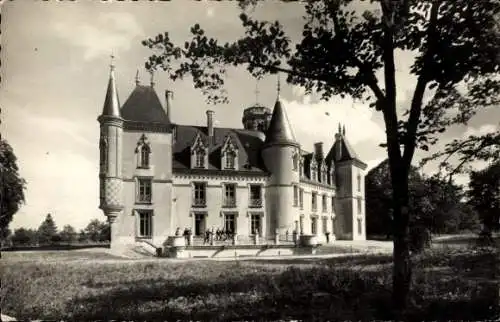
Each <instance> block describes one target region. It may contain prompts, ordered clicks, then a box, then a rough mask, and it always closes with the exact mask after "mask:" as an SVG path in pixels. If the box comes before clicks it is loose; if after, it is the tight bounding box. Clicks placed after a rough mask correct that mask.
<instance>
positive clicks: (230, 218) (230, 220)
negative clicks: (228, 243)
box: [224, 214, 236, 233]
mask: <svg viewBox="0 0 500 322" xmlns="http://www.w3.org/2000/svg"><path fill="white" fill-rule="evenodd" d="M235 217H236V216H235V215H234V214H225V215H224V230H225V231H227V232H229V233H234V232H236V218H235Z"/></svg>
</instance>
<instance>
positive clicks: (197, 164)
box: [191, 134, 208, 169]
mask: <svg viewBox="0 0 500 322" xmlns="http://www.w3.org/2000/svg"><path fill="white" fill-rule="evenodd" d="M207 157H208V151H207V148H206V147H205V144H204V143H203V141H202V139H201V136H200V134H198V135H197V136H196V138H195V140H194V143H193V145H192V146H191V168H193V169H206V168H207V163H208V162H207V160H208V158H207Z"/></svg>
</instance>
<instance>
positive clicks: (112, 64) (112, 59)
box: [109, 51, 115, 72]
mask: <svg viewBox="0 0 500 322" xmlns="http://www.w3.org/2000/svg"><path fill="white" fill-rule="evenodd" d="M110 57H111V62H110V63H109V69H110V71H111V72H113V71H114V70H115V55H114V54H113V51H111V56H110Z"/></svg>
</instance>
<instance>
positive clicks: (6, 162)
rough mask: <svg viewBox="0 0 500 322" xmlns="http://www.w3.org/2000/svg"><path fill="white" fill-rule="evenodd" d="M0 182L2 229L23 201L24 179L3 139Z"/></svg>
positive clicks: (15, 159)
mask: <svg viewBox="0 0 500 322" xmlns="http://www.w3.org/2000/svg"><path fill="white" fill-rule="evenodd" d="M0 182H1V188H0V204H1V214H0V229H2V230H4V229H5V228H7V227H8V225H9V223H10V222H11V221H12V218H13V217H14V214H15V213H16V212H17V211H18V210H19V207H20V206H21V204H22V203H23V202H24V189H25V186H26V181H25V180H24V179H23V178H21V176H20V175H19V168H18V167H17V158H16V155H15V154H14V150H13V149H12V147H11V146H10V145H9V143H7V141H5V140H3V139H0ZM2 238H3V236H2Z"/></svg>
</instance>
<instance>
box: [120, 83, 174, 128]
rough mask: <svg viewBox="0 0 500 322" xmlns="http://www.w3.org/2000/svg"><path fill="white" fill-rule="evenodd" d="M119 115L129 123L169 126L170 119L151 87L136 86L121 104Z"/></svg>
mask: <svg viewBox="0 0 500 322" xmlns="http://www.w3.org/2000/svg"><path fill="white" fill-rule="evenodd" d="M121 115H122V118H123V119H125V120H129V121H135V122H144V123H161V124H166V125H170V118H169V116H168V115H167V113H166V112H165V110H164V109H163V106H162V105H161V102H160V99H159V98H158V95H157V94H156V91H155V90H154V88H153V87H151V86H145V85H137V86H136V87H135V88H134V90H133V91H132V93H131V94H130V96H129V97H128V99H127V101H126V102H125V103H124V104H123V106H122V109H121Z"/></svg>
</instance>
